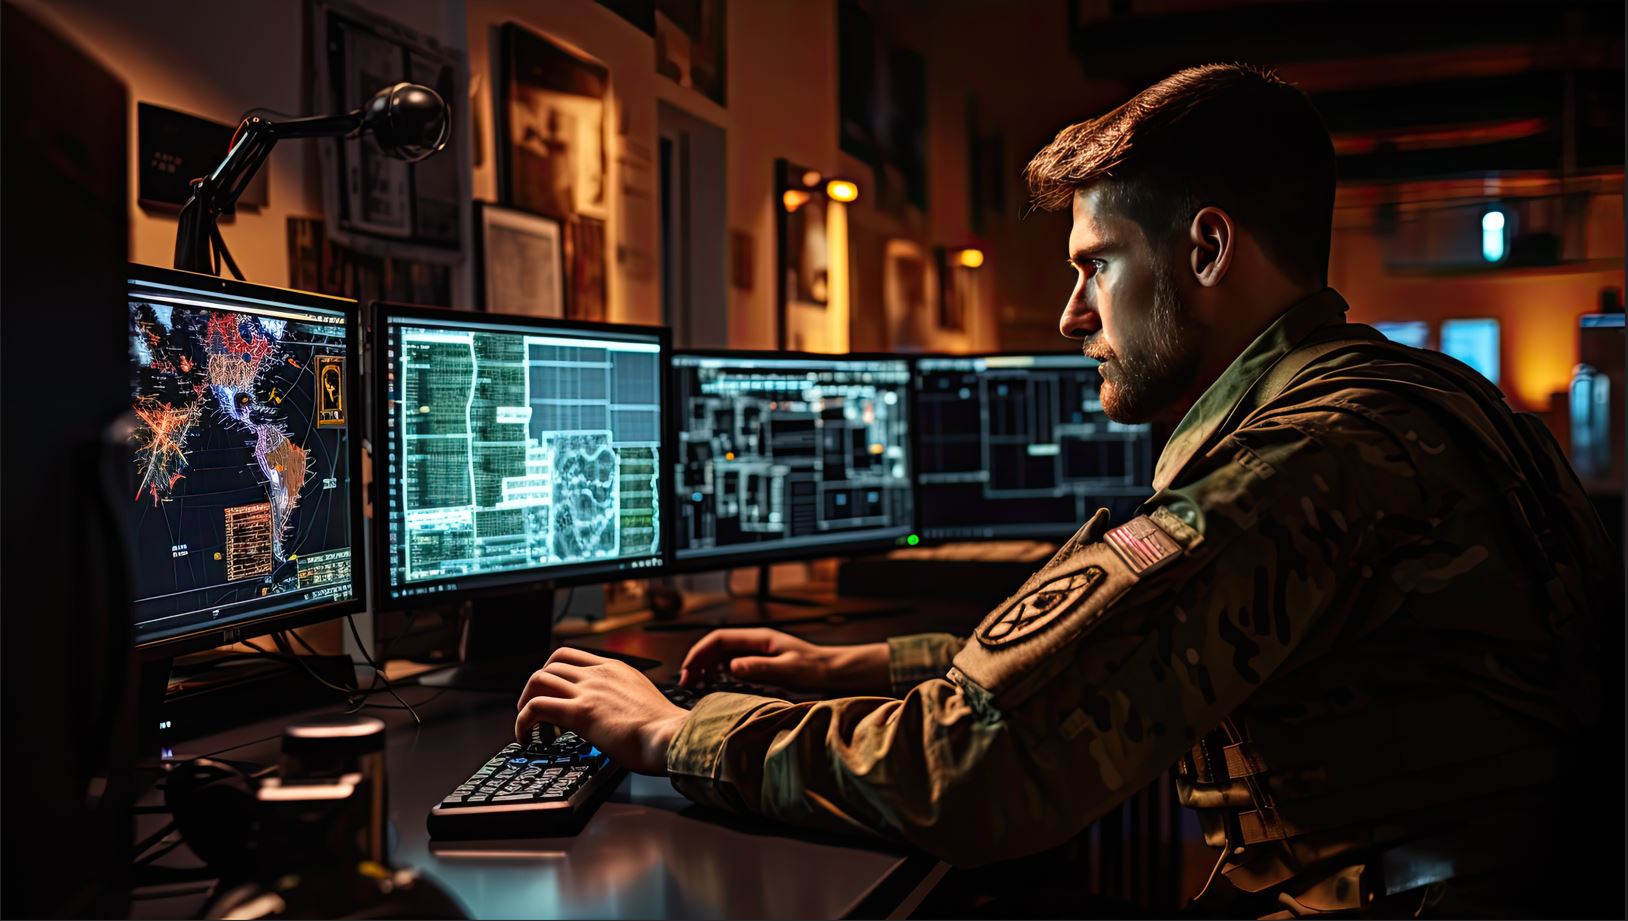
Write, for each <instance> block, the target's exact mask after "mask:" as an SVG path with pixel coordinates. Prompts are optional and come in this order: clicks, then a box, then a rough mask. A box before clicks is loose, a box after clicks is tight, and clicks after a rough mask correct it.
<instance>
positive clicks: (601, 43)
mask: <svg viewBox="0 0 1628 921" xmlns="http://www.w3.org/2000/svg"><path fill="white" fill-rule="evenodd" d="M460 5H462V4H460ZM466 17H467V19H466V21H467V29H468V35H469V70H470V75H471V79H470V83H471V85H472V86H473V87H474V90H473V96H474V97H475V98H474V99H473V100H472V101H471V104H472V107H473V108H475V109H476V110H477V111H478V112H479V117H478V119H477V120H478V122H479V124H478V125H477V128H476V131H475V134H476V145H477V147H478V149H479V151H480V152H481V157H480V159H479V161H478V162H477V164H476V166H475V168H474V183H473V190H474V196H475V197H476V198H477V199H481V200H483V201H497V200H498V183H497V155H498V151H497V147H496V124H495V123H496V121H497V119H499V118H502V117H503V113H500V112H496V111H494V110H493V99H494V98H495V93H494V91H495V89H496V86H497V82H496V81H498V80H499V79H500V76H501V75H500V74H499V73H498V71H497V68H498V67H499V65H500V62H501V53H500V52H501V46H500V44H499V37H498V32H499V29H500V28H501V27H502V26H503V24H504V23H507V22H516V23H519V24H521V25H524V26H526V27H528V28H530V29H531V30H532V31H534V32H537V33H539V34H541V35H543V36H545V37H547V38H549V39H551V40H552V41H554V42H555V43H556V44H558V45H561V46H564V47H566V48H567V49H569V50H571V51H574V52H576V53H577V54H580V55H581V56H582V57H585V58H590V59H592V60H595V61H598V62H599V63H601V64H603V65H605V67H606V68H608V69H609V71H610V83H611V89H610V98H609V99H608V100H607V105H606V113H605V119H606V122H607V125H606V145H607V146H606V153H607V159H608V161H609V162H607V164H606V169H607V172H608V176H607V180H608V182H609V188H610V190H611V203H610V209H609V214H608V216H607V218H606V221H605V238H606V266H605V273H606V286H607V291H606V298H607V306H606V310H607V313H608V319H610V320H612V321H619V322H628V323H659V322H660V321H661V289H660V282H661V276H660V272H659V263H658V262H657V259H658V258H659V245H660V240H661V231H660V210H659V208H658V205H657V200H656V197H655V195H654V194H653V191H652V194H649V195H640V196H634V195H626V194H623V193H622V191H621V190H622V189H623V186H624V185H625V184H627V183H628V182H630V181H631V182H633V183H634V184H635V185H636V186H638V187H642V188H648V189H651V190H654V187H655V185H654V184H655V177H656V163H655V151H656V87H655V84H656V82H657V80H658V79H660V78H658V77H657V75H656V72H655V44H654V42H653V40H652V39H651V37H650V36H648V35H646V34H644V33H643V32H641V31H639V29H638V28H637V27H635V26H634V25H633V24H632V23H629V22H628V21H627V20H625V19H623V18H622V17H620V16H618V15H616V14H615V13H613V12H611V11H610V10H609V9H606V8H605V7H603V6H600V5H599V4H597V3H594V2H593V0H553V2H548V3H537V2H535V0H531V2H527V0H469V2H468V4H467V13H466ZM630 148H635V149H638V150H641V151H647V152H648V158H647V161H646V162H648V163H649V168H648V174H647V175H642V176H636V175H634V173H635V171H636V170H637V166H636V165H635V164H633V163H631V162H630V161H629V159H628V157H627V152H628V150H629V149H630Z"/></svg>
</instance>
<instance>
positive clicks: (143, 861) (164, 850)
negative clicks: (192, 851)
mask: <svg viewBox="0 0 1628 921" xmlns="http://www.w3.org/2000/svg"><path fill="white" fill-rule="evenodd" d="M185 843H186V839H185V838H179V837H178V838H176V839H175V840H174V841H171V842H170V843H168V844H166V845H164V846H163V847H161V848H159V849H158V850H156V851H153V852H152V853H149V854H147V855H145V856H143V857H138V858H136V862H135V863H134V864H133V866H136V867H145V866H146V865H148V864H150V863H152V862H153V861H155V860H157V859H158V858H160V857H163V856H164V855H165V854H168V853H169V852H170V851H173V850H175V849H176V848H178V847H180V846H181V845H183V844H185Z"/></svg>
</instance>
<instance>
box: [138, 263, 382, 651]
mask: <svg viewBox="0 0 1628 921" xmlns="http://www.w3.org/2000/svg"><path fill="white" fill-rule="evenodd" d="M142 283H148V284H155V285H169V286H175V287H183V288H192V289H194V290H197V291H201V292H204V293H206V294H209V293H213V294H220V295H226V296H235V297H245V298H259V299H264V300H278V301H282V302H285V303H287V304H288V305H289V306H291V307H313V308H318V309H322V310H339V311H341V312H342V313H343V314H344V319H345V326H346V331H347V335H346V350H347V356H348V357H349V358H350V359H351V360H350V361H347V362H346V363H345V364H346V369H345V386H346V387H347V388H349V390H350V393H351V394H352V395H353V397H352V399H353V402H354V400H355V396H356V395H358V394H362V395H363V399H364V400H365V399H366V396H365V394H363V391H362V389H361V387H362V380H361V371H362V369H361V364H362V360H363V355H364V352H363V336H362V317H361V310H360V305H359V304H358V302H356V301H355V300H352V299H351V298H345V297H333V296H330V295H326V294H317V293H314V292H310V291H298V290H295V289H292V288H280V287H276V286H274V285H260V284H252V283H249V282H241V281H237V280H235V279H227V278H218V277H216V276H214V275H204V274H201V273H198V272H187V271H183V270H180V269H169V268H160V267H158V266H150V265H142V264H140V263H134V262H132V263H129V264H128V265H127V266H126V270H125V296H126V299H127V301H128V298H129V294H130V291H129V289H130V287H131V286H132V285H133V284H134V285H139V284H142ZM125 313H126V314H128V307H126V311H125ZM346 428H347V429H348V430H349V434H350V437H348V438H347V439H346V441H347V442H348V443H349V445H348V451H347V453H348V454H349V458H348V463H349V465H350V470H351V483H350V489H349V490H348V492H349V499H350V514H351V527H350V531H351V570H350V576H351V597H350V598H348V599H345V600H343V601H328V602H323V603H321V604H317V605H313V606H312V607H309V608H301V609H299V610H295V611H281V612H277V613H272V614H266V615H263V616H260V617H253V618H250V619H249V620H247V621H243V622H238V623H232V624H227V625H221V624H211V625H208V626H200V627H199V628H198V629H195V630H189V631H187V632H185V633H180V634H177V635H175V636H168V637H162V638H157V639H151V640H146V641H135V642H132V645H131V648H132V649H133V650H134V652H135V653H136V654H137V656H138V657H140V658H141V659H142V660H153V659H164V658H172V657H175V656H180V655H185V654H187V653H192V652H199V651H201V650H205V649H211V648H214V647H216V646H224V645H227V644H230V643H236V642H239V641H240V640H244V639H252V638H254V637H257V636H265V635H267V634H270V633H277V632H280V631H283V630H290V629H293V628H295V627H303V626H306V625H309V624H314V623H320V622H322V621H327V620H336V619H338V618H340V617H347V616H350V615H352V614H356V613H359V612H361V611H365V610H366V609H367V578H368V576H367V573H368V561H367V552H366V545H365V537H364V534H365V532H366V526H365V524H364V522H363V520H362V515H363V490H362V486H361V484H360V482H357V480H358V479H359V475H360V473H361V470H362V463H363V458H362V440H363V439H364V438H365V437H366V432H365V431H363V430H361V429H360V428H359V427H355V428H353V427H351V426H348V425H347V426H346ZM130 603H131V604H132V605H134V603H135V599H134V598H131V600H130ZM133 613H134V612H133V611H132V614H133ZM131 626H132V628H134V618H133V617H132V620H131Z"/></svg>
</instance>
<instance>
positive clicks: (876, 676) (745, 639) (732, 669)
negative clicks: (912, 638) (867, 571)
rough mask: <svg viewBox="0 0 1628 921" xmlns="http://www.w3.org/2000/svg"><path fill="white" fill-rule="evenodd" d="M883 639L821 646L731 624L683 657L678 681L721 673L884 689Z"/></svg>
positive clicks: (829, 687) (826, 687) (792, 684)
mask: <svg viewBox="0 0 1628 921" xmlns="http://www.w3.org/2000/svg"><path fill="white" fill-rule="evenodd" d="M887 669H888V648H887V644H886V643H867V644H864V645H860V646H820V645H817V644H815V643H810V642H808V641H807V640H802V639H798V638H797V637H795V636H792V635H791V634H789V633H782V632H780V631H779V630H771V629H769V628H767V627H730V628H726V629H723V630H714V631H712V632H711V633H709V634H707V635H706V636H704V637H702V638H701V641H700V642H698V643H696V644H695V645H694V646H692V647H691V648H690V653H689V655H687V656H685V657H684V665H683V666H682V668H680V670H679V675H678V680H679V683H680V684H684V685H688V686H690V687H695V686H697V685H700V684H702V683H703V682H704V681H705V680H706V679H707V677H708V676H710V675H715V674H718V673H720V672H723V671H728V673H729V674H731V675H733V676H734V677H736V678H739V679H741V680H742V681H750V682H754V683H757V684H772V685H776V686H779V687H784V688H804V689H808V690H816V691H837V690H871V689H878V688H885V687H887V683H888V670H887Z"/></svg>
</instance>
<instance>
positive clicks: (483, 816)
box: [428, 677, 778, 841]
mask: <svg viewBox="0 0 1628 921" xmlns="http://www.w3.org/2000/svg"><path fill="white" fill-rule="evenodd" d="M657 687H658V688H660V689H661V692H662V694H663V695H665V696H666V698H667V699H668V700H670V701H672V702H673V703H675V704H677V705H679V706H680V707H683V708H684V709H686V710H688V709H690V708H691V707H694V706H695V704H696V702H698V701H699V700H700V699H701V698H702V697H705V696H706V695H708V694H713V693H717V692H720V691H731V692H734V693H737V694H757V695H760V696H768V697H773V696H777V693H778V692H775V691H771V690H770V689H768V688H765V687H760V686H758V685H755V684H747V683H746V682H743V681H736V680H734V679H733V678H728V677H720V678H714V679H712V680H711V681H708V682H707V683H706V684H704V685H702V686H701V687H699V688H685V687H680V686H679V685H677V684H674V683H666V684H659V685H657ZM548 735H549V732H548V731H547V730H544V729H543V727H541V726H533V727H532V729H531V733H530V735H529V737H528V738H527V740H526V744H524V745H521V744H519V743H516V742H511V743H509V744H508V745H505V746H503V747H502V748H501V749H499V750H498V752H497V754H495V755H493V756H492V757H491V758H489V759H487V761H486V763H485V764H483V765H481V766H480V768H478V769H477V770H476V771H475V773H474V774H472V775H470V777H469V779H468V780H466V781H464V782H463V783H461V784H459V785H458V786H457V787H456V788H454V789H453V791H452V792H451V793H448V794H447V795H446V796H445V797H444V798H443V799H442V800H441V802H440V803H439V804H438V805H436V807H435V808H433V809H431V810H430V817H429V822H428V825H429V831H430V837H431V838H438V839H441V840H444V841H445V840H470V839H479V838H549V837H557V836H562V835H574V834H576V833H577V831H578V830H579V829H581V828H582V825H583V823H584V822H586V821H587V820H588V817H589V816H590V815H593V812H594V810H595V809H597V808H598V807H599V803H600V802H601V801H602V800H603V799H604V798H605V797H606V796H607V795H608V794H609V793H610V791H611V790H613V789H615V788H616V785H617V784H619V783H621V782H622V778H623V777H625V776H626V775H627V769H626V768H624V767H622V766H620V765H618V764H616V763H615V762H613V761H611V760H610V758H609V757H608V756H606V755H605V754H603V753H602V752H600V750H599V749H597V748H594V747H593V744H592V743H590V742H589V741H588V740H587V739H584V738H582V737H581V736H579V735H577V734H576V733H574V732H566V733H562V734H561V735H560V736H559V738H556V739H553V740H550V739H548V738H547V736H548Z"/></svg>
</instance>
